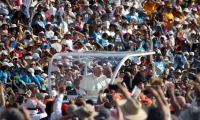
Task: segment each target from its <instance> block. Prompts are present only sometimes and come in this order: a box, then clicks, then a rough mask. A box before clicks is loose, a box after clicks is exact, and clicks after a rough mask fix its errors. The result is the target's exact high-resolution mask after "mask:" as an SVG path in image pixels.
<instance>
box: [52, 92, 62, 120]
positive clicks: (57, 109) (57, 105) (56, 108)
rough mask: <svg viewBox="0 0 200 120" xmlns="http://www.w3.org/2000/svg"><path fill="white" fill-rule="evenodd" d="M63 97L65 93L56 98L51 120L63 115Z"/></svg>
mask: <svg viewBox="0 0 200 120" xmlns="http://www.w3.org/2000/svg"><path fill="white" fill-rule="evenodd" d="M63 98H64V94H59V95H58V97H57V98H56V99H55V102H54V106H53V107H54V109H53V113H52V114H51V120H56V119H58V118H60V117H62V111H61V107H62V101H63Z"/></svg>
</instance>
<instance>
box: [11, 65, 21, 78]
mask: <svg viewBox="0 0 200 120" xmlns="http://www.w3.org/2000/svg"><path fill="white" fill-rule="evenodd" d="M21 69H22V68H21V67H18V66H14V68H13V71H12V73H13V74H14V75H16V76H17V75H20V73H21Z"/></svg>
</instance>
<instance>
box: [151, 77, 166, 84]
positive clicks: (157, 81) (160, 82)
mask: <svg viewBox="0 0 200 120" xmlns="http://www.w3.org/2000/svg"><path fill="white" fill-rule="evenodd" d="M149 83H150V84H151V85H160V86H164V83H163V79H162V78H156V77H152V78H151V79H150V81H149Z"/></svg>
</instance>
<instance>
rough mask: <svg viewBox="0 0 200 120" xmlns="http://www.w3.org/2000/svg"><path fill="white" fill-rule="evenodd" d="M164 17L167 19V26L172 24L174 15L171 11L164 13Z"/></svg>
mask: <svg viewBox="0 0 200 120" xmlns="http://www.w3.org/2000/svg"><path fill="white" fill-rule="evenodd" d="M165 18H166V19H167V20H168V22H167V25H168V28H169V27H170V26H171V25H172V24H173V19H174V15H173V14H172V13H167V12H166V13H165Z"/></svg>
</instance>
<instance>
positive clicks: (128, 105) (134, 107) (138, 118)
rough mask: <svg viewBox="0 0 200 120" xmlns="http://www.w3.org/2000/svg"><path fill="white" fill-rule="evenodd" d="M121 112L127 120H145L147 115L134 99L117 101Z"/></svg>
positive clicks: (139, 103)
mask: <svg viewBox="0 0 200 120" xmlns="http://www.w3.org/2000/svg"><path fill="white" fill-rule="evenodd" d="M117 103H118V105H119V106H120V108H121V111H122V113H123V115H124V117H125V119H127V120H145V119H146V118H147V113H146V112H145V110H144V109H143V108H142V104H141V102H140V101H139V100H136V99H125V100H119V101H117Z"/></svg>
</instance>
